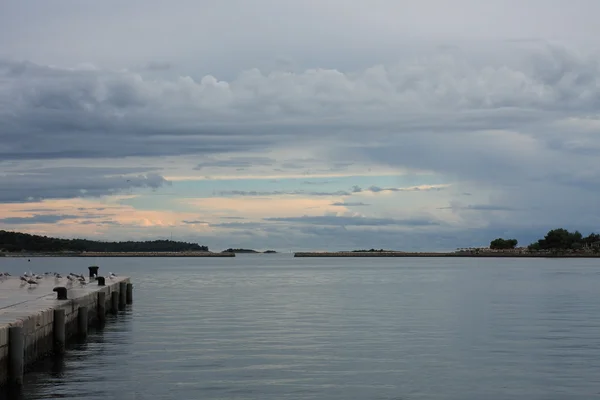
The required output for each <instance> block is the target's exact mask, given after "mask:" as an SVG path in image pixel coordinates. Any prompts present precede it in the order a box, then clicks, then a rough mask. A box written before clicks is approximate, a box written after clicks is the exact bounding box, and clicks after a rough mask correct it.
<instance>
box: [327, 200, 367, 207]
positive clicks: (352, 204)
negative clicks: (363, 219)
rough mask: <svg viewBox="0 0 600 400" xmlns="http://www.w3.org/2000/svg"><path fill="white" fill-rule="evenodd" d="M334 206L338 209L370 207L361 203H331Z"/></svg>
mask: <svg viewBox="0 0 600 400" xmlns="http://www.w3.org/2000/svg"><path fill="white" fill-rule="evenodd" d="M331 205H332V206H337V207H361V206H370V204H366V203H363V202H360V201H346V202H344V201H336V202H334V203H331Z"/></svg>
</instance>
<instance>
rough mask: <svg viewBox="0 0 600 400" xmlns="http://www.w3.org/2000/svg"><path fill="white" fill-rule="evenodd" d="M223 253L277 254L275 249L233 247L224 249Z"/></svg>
mask: <svg viewBox="0 0 600 400" xmlns="http://www.w3.org/2000/svg"><path fill="white" fill-rule="evenodd" d="M221 253H233V254H236V253H237V254H276V253H277V252H276V251H275V250H267V251H258V250H252V249H232V248H229V249H227V250H223V251H222V252H221Z"/></svg>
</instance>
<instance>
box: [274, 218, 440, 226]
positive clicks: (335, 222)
mask: <svg viewBox="0 0 600 400" xmlns="http://www.w3.org/2000/svg"><path fill="white" fill-rule="evenodd" d="M263 219H264V220H265V221H272V222H294V223H302V224H314V225H330V226H390V225H393V226H411V227H417V226H436V225H440V222H438V221H432V220H430V219H425V218H423V219H421V218H409V219H395V218H369V217H346V216H329V215H322V216H321V215H319V216H306V215H305V216H302V217H279V218H263Z"/></svg>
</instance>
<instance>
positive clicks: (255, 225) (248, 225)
mask: <svg viewBox="0 0 600 400" xmlns="http://www.w3.org/2000/svg"><path fill="white" fill-rule="evenodd" d="M210 226H212V227H216V228H229V229H260V228H264V227H265V226H266V224H264V223H260V222H223V223H218V224H210Z"/></svg>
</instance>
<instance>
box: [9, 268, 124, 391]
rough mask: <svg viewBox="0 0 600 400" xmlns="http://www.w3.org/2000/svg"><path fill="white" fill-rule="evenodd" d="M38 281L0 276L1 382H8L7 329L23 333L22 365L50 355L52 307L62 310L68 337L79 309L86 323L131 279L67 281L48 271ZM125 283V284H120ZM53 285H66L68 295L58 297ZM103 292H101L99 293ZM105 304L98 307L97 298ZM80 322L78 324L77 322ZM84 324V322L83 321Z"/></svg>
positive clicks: (75, 325) (107, 306) (76, 328)
mask: <svg viewBox="0 0 600 400" xmlns="http://www.w3.org/2000/svg"><path fill="white" fill-rule="evenodd" d="M37 282H38V284H37V285H30V284H28V283H26V282H23V281H21V280H20V279H19V277H18V276H17V277H12V276H10V277H0V385H3V384H5V383H7V381H8V380H9V377H10V376H9V375H11V373H10V371H9V370H10V366H9V364H10V362H9V361H10V360H9V359H10V358H11V357H10V356H9V355H10V354H13V353H11V348H10V347H11V343H10V340H9V330H10V328H11V327H21V328H22V335H23V342H24V343H23V349H22V350H23V360H22V363H23V366H24V368H25V369H26V368H27V366H28V365H30V364H31V363H33V362H35V361H37V360H40V359H42V358H43V357H45V356H46V355H49V354H51V353H52V352H53V350H54V349H55V345H56V343H55V339H56V338H55V337H54V335H55V334H54V332H55V324H54V315H55V310H64V327H63V328H61V329H62V331H63V332H64V335H65V337H66V338H67V339H68V338H69V337H71V336H74V335H76V334H77V333H78V331H79V330H81V326H82V324H81V322H79V324H78V317H79V319H81V316H79V313H80V310H81V309H85V319H86V320H87V323H88V324H91V323H93V322H95V321H96V320H97V318H98V310H102V311H104V310H110V309H111V307H110V305H111V303H110V300H111V294H112V293H113V292H120V289H122V288H123V286H125V285H126V284H128V283H129V282H130V279H129V278H128V277H114V278H113V279H109V278H106V280H105V286H99V285H98V282H97V281H96V280H94V279H92V280H91V281H90V279H89V278H86V282H87V284H86V285H81V284H80V283H79V282H73V283H70V282H69V281H68V280H67V278H66V277H65V278H62V279H56V278H55V277H54V276H52V275H49V276H46V277H44V278H42V279H39V280H37ZM122 283H124V284H122ZM55 287H64V288H66V289H67V299H66V300H58V296H57V292H54V291H53V289H54V288H55ZM101 292H103V293H104V294H103V295H102V296H100V295H99V294H98V293H101ZM99 298H104V299H105V301H104V302H105V304H104V305H101V307H99V304H98V299H99ZM78 325H79V326H78ZM85 325H86V326H87V324H85Z"/></svg>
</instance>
